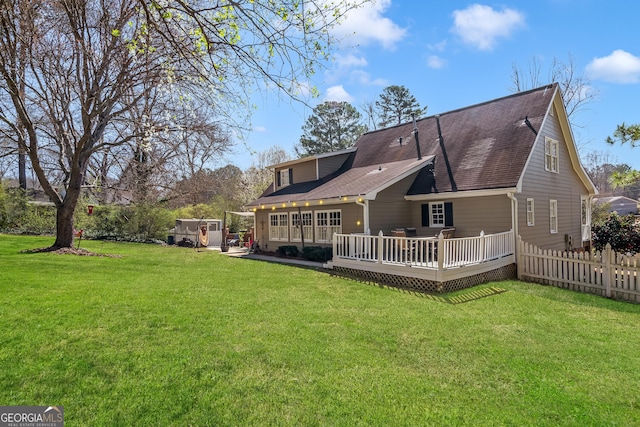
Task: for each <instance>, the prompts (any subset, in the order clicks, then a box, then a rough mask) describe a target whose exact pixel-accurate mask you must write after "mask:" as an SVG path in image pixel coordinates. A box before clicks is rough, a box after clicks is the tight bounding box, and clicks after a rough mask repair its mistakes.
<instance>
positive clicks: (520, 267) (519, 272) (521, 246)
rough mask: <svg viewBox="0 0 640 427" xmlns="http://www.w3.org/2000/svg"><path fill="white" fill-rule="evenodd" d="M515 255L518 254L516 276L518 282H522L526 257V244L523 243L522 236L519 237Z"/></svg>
mask: <svg viewBox="0 0 640 427" xmlns="http://www.w3.org/2000/svg"><path fill="white" fill-rule="evenodd" d="M514 249H515V253H516V257H515V258H516V275H517V277H518V280H522V272H523V270H524V262H525V261H524V256H522V252H524V243H523V242H522V236H520V235H518V239H517V241H516V245H515V248H514Z"/></svg>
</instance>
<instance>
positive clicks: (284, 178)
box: [277, 168, 293, 188]
mask: <svg viewBox="0 0 640 427" xmlns="http://www.w3.org/2000/svg"><path fill="white" fill-rule="evenodd" d="M277 179H278V182H277V184H278V187H279V188H282V187H286V186H288V185H291V184H293V169H291V168H288V169H280V170H279V171H278V173H277Z"/></svg>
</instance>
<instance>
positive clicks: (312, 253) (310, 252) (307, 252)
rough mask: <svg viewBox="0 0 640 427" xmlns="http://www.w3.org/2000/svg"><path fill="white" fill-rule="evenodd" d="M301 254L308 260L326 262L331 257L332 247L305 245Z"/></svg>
mask: <svg viewBox="0 0 640 427" xmlns="http://www.w3.org/2000/svg"><path fill="white" fill-rule="evenodd" d="M302 256H303V257H305V258H306V259H308V260H309V261H315V262H327V261H329V260H330V259H332V258H333V248H331V247H328V246H305V247H304V248H303V249H302Z"/></svg>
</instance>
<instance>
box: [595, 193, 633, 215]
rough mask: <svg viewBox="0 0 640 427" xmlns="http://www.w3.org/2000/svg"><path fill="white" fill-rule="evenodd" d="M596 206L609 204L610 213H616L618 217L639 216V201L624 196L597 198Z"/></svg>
mask: <svg viewBox="0 0 640 427" xmlns="http://www.w3.org/2000/svg"><path fill="white" fill-rule="evenodd" d="M593 202H594V203H596V204H607V205H608V206H609V212H616V213H617V214H618V215H628V214H633V215H637V214H638V201H637V200H633V199H631V198H629V197H624V196H612V197H596V198H594V199H593Z"/></svg>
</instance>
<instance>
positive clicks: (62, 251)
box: [20, 246, 122, 258]
mask: <svg viewBox="0 0 640 427" xmlns="http://www.w3.org/2000/svg"><path fill="white" fill-rule="evenodd" d="M20 252H21V253H29V254H37V253H42V252H53V253H55V254H58V255H79V256H99V257H107V258H122V255H113V254H98V253H95V252H90V251H88V250H86V249H82V248H55V247H51V246H50V247H48V248H36V249H25V250H23V251H20Z"/></svg>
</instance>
